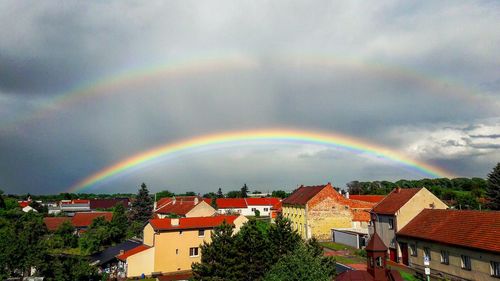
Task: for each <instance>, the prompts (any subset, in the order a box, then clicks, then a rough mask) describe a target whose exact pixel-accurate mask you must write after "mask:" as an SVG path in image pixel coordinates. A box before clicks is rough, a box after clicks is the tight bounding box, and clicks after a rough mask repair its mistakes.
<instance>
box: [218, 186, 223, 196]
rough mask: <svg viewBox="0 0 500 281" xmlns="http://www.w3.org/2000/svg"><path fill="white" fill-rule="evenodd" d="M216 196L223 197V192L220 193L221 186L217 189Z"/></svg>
mask: <svg viewBox="0 0 500 281" xmlns="http://www.w3.org/2000/svg"><path fill="white" fill-rule="evenodd" d="M217 198H224V193H222V188H220V187H219V190H217Z"/></svg>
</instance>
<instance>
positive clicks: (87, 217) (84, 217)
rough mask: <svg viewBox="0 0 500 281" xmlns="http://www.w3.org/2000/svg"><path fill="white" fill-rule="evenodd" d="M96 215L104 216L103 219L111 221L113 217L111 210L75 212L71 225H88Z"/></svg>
mask: <svg viewBox="0 0 500 281" xmlns="http://www.w3.org/2000/svg"><path fill="white" fill-rule="evenodd" d="M98 217H104V219H105V220H107V221H111V219H112V218H113V213H112V212H92V213H76V214H75V216H74V217H73V220H72V222H73V225H74V226H75V227H88V226H90V225H91V224H92V221H93V220H94V219H96V218H98Z"/></svg>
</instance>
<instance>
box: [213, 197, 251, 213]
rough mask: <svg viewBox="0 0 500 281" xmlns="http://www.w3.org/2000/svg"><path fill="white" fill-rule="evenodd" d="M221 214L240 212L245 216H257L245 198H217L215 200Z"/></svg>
mask: <svg viewBox="0 0 500 281" xmlns="http://www.w3.org/2000/svg"><path fill="white" fill-rule="evenodd" d="M215 204H216V205H217V212H218V213H219V214H240V215H243V216H255V213H254V212H252V211H251V210H250V209H249V208H248V205H247V201H245V198H217V199H216V200H215Z"/></svg>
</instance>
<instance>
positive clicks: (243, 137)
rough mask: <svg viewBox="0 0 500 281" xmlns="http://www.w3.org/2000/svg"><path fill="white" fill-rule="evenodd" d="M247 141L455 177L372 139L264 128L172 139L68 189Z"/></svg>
mask: <svg viewBox="0 0 500 281" xmlns="http://www.w3.org/2000/svg"><path fill="white" fill-rule="evenodd" d="M248 141H286V142H290V143H294V142H299V143H310V144H318V145H327V146H335V147H339V148H344V149H347V150H354V151H358V152H363V153H367V154H371V155H374V156H377V157H382V158H385V159H389V160H392V161H394V162H397V163H400V164H401V165H403V166H406V167H410V168H413V169H415V170H417V171H419V172H420V173H423V174H426V175H429V176H432V177H447V178H452V177H455V175H454V174H453V173H451V172H449V171H446V170H444V169H442V168H439V167H437V166H433V165H430V164H427V163H424V162H422V161H417V160H414V159H411V158H409V157H408V156H406V155H404V154H402V153H400V152H398V151H395V150H391V149H389V148H386V147H382V146H380V145H376V144H373V143H368V142H366V141H362V140H360V139H356V138H353V137H351V136H347V135H342V134H333V133H323V132H313V131H302V130H290V129H267V130H250V131H237V132H226V133H218V134H210V135H203V136H198V137H194V138H190V139H186V140H181V141H178V142H174V143H167V144H164V145H161V146H158V147H156V148H153V149H150V150H147V151H145V152H141V153H138V154H136V155H133V156H131V157H128V158H125V159H123V160H122V161H120V162H118V163H115V164H113V165H111V166H108V167H106V168H104V169H102V170H100V171H98V172H96V173H94V174H92V175H90V176H88V177H87V178H85V179H83V180H81V181H79V182H77V183H76V184H74V185H73V186H72V187H70V189H69V190H68V191H69V192H78V191H82V190H84V189H86V188H89V187H91V186H93V185H96V184H98V183H99V182H102V181H104V180H106V179H109V178H112V177H115V176H118V175H120V174H122V173H125V172H126V171H127V170H130V169H132V168H135V167H138V166H140V165H142V164H146V163H147V162H150V161H153V160H157V159H158V158H160V157H164V156H167V155H169V154H172V153H176V152H180V151H188V150H190V149H195V148H199V147H205V146H210V145H216V144H218V145H220V144H229V143H238V142H248Z"/></svg>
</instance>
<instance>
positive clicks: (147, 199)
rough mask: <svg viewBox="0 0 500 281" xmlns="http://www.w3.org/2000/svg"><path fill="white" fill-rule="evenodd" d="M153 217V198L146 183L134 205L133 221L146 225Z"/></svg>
mask: <svg viewBox="0 0 500 281" xmlns="http://www.w3.org/2000/svg"><path fill="white" fill-rule="evenodd" d="M152 216H153V198H151V196H149V190H148V187H147V186H146V184H145V183H142V184H141V188H140V189H139V191H138V193H137V196H136V198H135V201H134V202H133V203H132V210H131V217H130V218H131V220H132V221H137V222H140V223H142V224H145V223H146V222H147V221H148V220H149V219H150V218H151V217H152Z"/></svg>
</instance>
